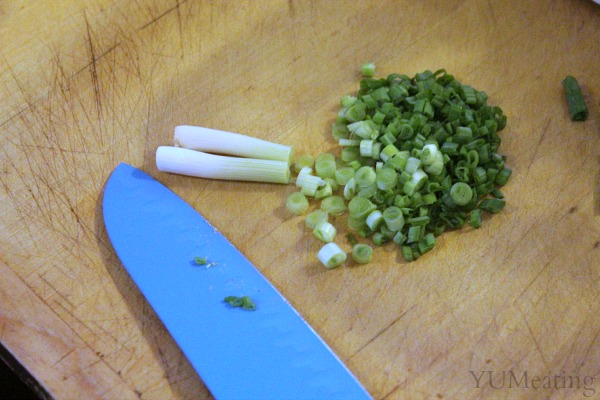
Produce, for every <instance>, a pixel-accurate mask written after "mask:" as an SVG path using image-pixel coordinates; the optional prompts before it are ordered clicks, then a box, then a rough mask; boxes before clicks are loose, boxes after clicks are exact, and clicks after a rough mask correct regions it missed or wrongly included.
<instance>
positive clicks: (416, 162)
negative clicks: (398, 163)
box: [404, 157, 421, 174]
mask: <svg viewBox="0 0 600 400" xmlns="http://www.w3.org/2000/svg"><path fill="white" fill-rule="evenodd" d="M419 168H421V160H420V159H418V158H415V157H409V158H408V160H407V162H406V167H405V168H404V170H405V171H406V172H408V173H409V174H414V173H415V172H416V171H417V170H418V169H419Z"/></svg>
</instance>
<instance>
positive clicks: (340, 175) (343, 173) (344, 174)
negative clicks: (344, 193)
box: [335, 167, 354, 185]
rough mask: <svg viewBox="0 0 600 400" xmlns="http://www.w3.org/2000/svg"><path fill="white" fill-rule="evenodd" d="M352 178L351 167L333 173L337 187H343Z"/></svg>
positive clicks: (352, 170)
mask: <svg viewBox="0 0 600 400" xmlns="http://www.w3.org/2000/svg"><path fill="white" fill-rule="evenodd" d="M352 178H354V169H353V168H351V167H342V168H338V169H337V170H336V171H335V180H336V181H337V183H338V185H345V184H347V183H348V181H349V180H350V179H352Z"/></svg>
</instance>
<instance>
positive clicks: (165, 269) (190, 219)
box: [103, 163, 371, 400]
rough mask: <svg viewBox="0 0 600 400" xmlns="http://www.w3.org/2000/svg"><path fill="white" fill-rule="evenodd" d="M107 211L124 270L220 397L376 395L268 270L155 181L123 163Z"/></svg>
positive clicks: (109, 186)
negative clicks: (246, 303)
mask: <svg viewBox="0 0 600 400" xmlns="http://www.w3.org/2000/svg"><path fill="white" fill-rule="evenodd" d="M103 213H104V223H105V225H106V230H107V232H108V236H109V238H110V241H111V243H112V245H113V247H114V249H115V252H116V253H117V255H118V257H119V259H120V260H121V262H122V264H123V266H124V267H125V269H126V270H127V271H128V273H129V275H130V276H131V278H132V279H133V281H134V282H135V283H136V285H137V286H138V288H139V290H140V291H141V292H142V294H143V295H144V297H145V298H146V300H147V301H148V302H149V304H150V305H151V306H152V307H153V309H154V310H155V312H156V314H157V315H158V317H159V318H160V319H161V320H162V322H163V324H164V325H165V326H166V328H167V330H168V331H169V333H170V334H171V335H172V337H173V338H174V340H175V341H176V342H177V344H178V345H179V346H180V348H181V349H182V351H183V353H184V354H185V356H186V357H187V359H188V360H189V361H190V363H191V365H192V366H193V367H194V369H195V370H196V371H197V373H198V374H199V375H200V377H201V378H202V380H203V381H204V383H205V384H206V386H207V387H208V389H209V390H210V392H211V393H212V394H213V396H214V397H215V398H216V399H260V400H264V399H277V400H281V399H342V398H343V399H371V397H370V395H369V393H368V392H367V391H366V390H365V389H364V387H363V386H362V385H361V384H360V382H359V381H358V380H357V379H356V378H355V377H354V376H353V374H352V373H351V371H350V370H349V369H348V368H347V367H346V366H345V365H344V364H343V363H342V361H341V360H340V359H339V358H338V357H337V356H336V354H335V353H334V352H333V351H332V349H331V348H330V347H329V346H328V345H327V344H326V343H325V342H324V341H323V340H322V339H321V338H320V337H319V335H318V334H317V333H316V332H315V331H314V330H313V329H312V328H311V327H310V326H309V325H308V324H307V322H306V321H305V320H304V319H303V318H302V316H301V315H300V314H299V313H298V312H297V311H296V310H295V309H294V308H293V306H292V305H291V304H290V303H289V302H288V301H286V300H285V298H284V297H283V296H282V295H281V294H280V293H279V292H278V291H277V289H276V288H275V287H274V286H272V285H271V284H270V283H269V282H268V281H267V279H266V278H265V277H264V276H263V275H262V274H261V273H260V271H259V270H258V269H256V268H255V267H254V266H253V265H252V264H251V263H250V262H249V261H248V260H247V259H246V258H245V257H244V255H242V254H241V253H240V252H239V251H238V250H237V249H236V248H235V247H234V246H233V245H232V244H231V243H230V242H229V241H228V240H227V239H226V238H225V237H224V236H223V235H222V234H221V233H219V231H218V230H217V229H216V228H214V227H213V226H212V225H211V224H210V223H209V222H208V221H207V220H205V219H204V217H202V215H200V214H199V213H198V212H197V211H196V210H195V209H194V208H193V207H191V206H190V205H189V204H187V203H186V202H184V201H183V200H182V199H181V198H179V197H178V196H177V195H176V194H175V193H173V192H172V191H171V190H169V189H168V188H167V187H165V186H164V185H162V184H161V183H160V182H158V181H157V180H156V179H154V178H153V177H151V176H150V175H148V174H146V173H144V172H143V171H141V170H139V169H137V168H135V167H133V166H131V165H129V164H126V163H121V164H119V165H118V166H117V167H116V168H115V170H114V171H113V173H112V174H111V176H110V178H109V179H108V181H107V183H106V186H105V189H104V197H103ZM195 257H205V258H207V260H208V261H209V262H210V264H209V265H211V266H204V267H203V266H198V265H194V259H195ZM213 264H214V265H213ZM230 295H233V296H249V297H250V298H251V299H253V300H254V302H255V304H256V310H254V311H248V310H244V309H242V308H234V307H231V306H230V305H228V304H227V303H225V302H224V298H225V297H227V296H230Z"/></svg>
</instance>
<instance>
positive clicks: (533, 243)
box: [0, 0, 600, 399]
mask: <svg viewBox="0 0 600 400" xmlns="http://www.w3.org/2000/svg"><path fill="white" fill-rule="evenodd" d="M0 43H2V46H1V47H0V99H2V101H0V137H1V149H2V151H1V152H0V182H1V185H0V201H1V204H2V208H1V209H0V228H1V229H0V230H1V234H0V341H1V342H2V343H3V344H4V346H5V347H6V348H7V349H9V350H10V351H11V353H12V354H13V355H14V356H15V357H16V358H17V359H18V360H19V361H20V362H21V363H22V364H23V365H24V366H25V367H26V368H27V369H28V370H29V371H30V372H31V373H32V375H33V376H34V377H35V378H37V379H38V380H39V381H40V383H41V385H42V386H43V387H44V388H45V389H46V390H47V391H48V392H49V393H51V395H52V396H53V397H55V398H56V399H75V398H81V397H82V396H85V397H86V398H94V399H115V398H119V399H129V398H131V399H135V398H143V399H192V398H194V399H198V398H207V399H208V398H210V393H209V392H208V390H207V389H206V388H205V387H204V385H203V383H202V381H201V379H200V378H199V377H198V376H197V375H196V373H195V372H194V370H193V369H192V368H191V366H190V365H189V364H188V362H187V361H186V359H185V357H184V356H183V355H182V354H181V352H180V350H179V349H178V347H177V346H176V345H175V343H174V342H173V340H172V339H171V338H170V336H169V335H168V334H167V333H166V331H165V329H164V327H163V326H162V324H161V323H160V321H159V320H158V319H157V317H156V316H155V314H154V313H153V311H152V310H151V309H150V307H149V306H148V305H147V303H146V302H145V300H144V299H143V297H142V296H141V294H140V293H139V292H138V291H137V289H136V288H135V285H134V284H133V282H132V281H131V280H130V278H129V277H128V276H127V274H126V272H125V271H124V270H123V268H122V266H121V264H120V263H119V260H118V259H117V258H116V255H115V254H114V252H113V250H112V248H111V246H110V243H109V242H108V238H107V236H106V232H105V229H104V225H103V221H102V210H101V205H100V199H101V197H102V191H103V186H104V183H105V181H106V179H107V178H108V176H109V174H110V172H111V171H112V169H113V168H114V167H115V166H116V165H117V164H118V163H119V162H120V161H125V162H128V163H130V164H133V165H135V166H138V167H140V168H142V169H144V170H145V171H147V172H149V173H150V174H152V175H153V176H155V177H157V178H158V179H159V180H161V181H162V182H163V183H165V184H166V185H167V186H169V187H170V188H172V189H173V190H174V191H175V192H176V193H178V194H179V195H180V196H181V197H183V198H184V199H185V200H186V201H188V202H189V203H190V204H192V205H193V206H194V207H195V208H196V209H198V210H199V211H201V212H202V214H203V215H204V216H205V217H206V218H207V219H208V220H210V221H211V222H212V223H213V224H214V225H215V226H216V227H217V228H219V229H220V230H221V231H222V232H223V233H224V234H225V235H226V236H227V237H228V238H229V239H230V240H231V241H232V242H233V243H234V244H235V245H236V246H237V247H238V248H239V249H240V250H241V251H242V252H243V253H244V254H245V255H246V256H247V257H248V258H249V259H250V260H251V261H252V262H253V263H254V264H255V265H256V266H257V267H258V268H259V269H260V270H261V271H262V272H263V273H264V274H265V275H266V276H267V277H268V278H269V279H270V280H271V281H272V282H273V284H274V285H275V286H276V287H277V288H278V289H279V290H280V291H281V292H282V293H283V294H284V295H285V296H286V298H288V299H289V301H290V302H291V303H292V304H293V305H294V306H295V307H296V308H297V309H298V310H299V311H300V312H301V314H302V315H303V316H304V317H305V318H306V319H307V320H308V321H309V322H310V323H311V325H312V326H313V327H314V328H315V330H316V331H317V332H318V333H319V334H321V335H322V337H323V338H324V339H325V340H326V341H327V342H328V343H329V344H330V345H331V346H332V348H333V349H334V350H335V351H336V352H337V353H338V354H339V356H340V357H341V358H342V359H343V360H344V361H345V362H346V363H347V365H348V366H349V368H350V369H351V370H352V371H353V372H354V373H355V374H356V375H357V377H358V378H359V379H360V380H361V381H362V382H363V383H364V385H365V387H366V388H367V389H368V391H369V392H370V393H371V394H372V395H373V397H374V398H377V399H430V398H444V399H478V398H485V399H506V398H511V399H542V398H543V399H580V398H582V397H586V398H587V397H592V398H593V397H594V396H600V320H599V318H598V314H599V312H600V286H599V283H600V211H599V210H600V195H599V193H600V129H599V127H600V125H599V118H598V114H599V112H598V111H599V108H600V107H599V105H600V100H599V99H600V90H599V88H600V70H599V69H598V65H600V51H599V50H600V6H598V5H597V4H594V3H593V2H591V1H584V0H570V1H566V0H565V1H549V2H528V1H512V0H511V1H504V2H487V1H483V0H461V1H454V2H444V1H435V0H427V1H421V2H409V1H392V0H390V1H385V0H383V1H378V2H349V1H295V0H289V1H275V0H273V1H265V2H253V1H235V2H233V1H231V2H230V1H225V0H223V1H213V2H200V1H193V0H187V1H182V0H179V1H177V0H175V1H169V2H167V1H162V0H157V1H154V2H116V1H109V0H86V1H81V2H75V1H69V0H60V1H53V2H45V3H42V4H40V3H39V2H38V3H35V2H25V1H22V0H16V1H12V2H0ZM367 60H370V61H374V62H375V63H376V65H377V71H378V75H380V76H386V75H387V74H389V73H392V72H399V73H405V74H408V75H413V74H415V73H417V72H421V71H423V70H425V69H432V70H433V69H438V68H445V69H446V70H447V71H449V72H450V73H452V74H454V75H455V76H456V77H457V78H458V79H459V80H461V81H462V82H465V83H469V84H471V85H473V86H474V87H476V88H478V89H481V90H485V91H486V92H487V93H488V95H489V102H490V103H492V104H497V105H499V106H501V107H502V108H503V110H504V111H505V113H506V114H507V115H508V118H509V119H508V126H507V128H506V129H505V130H504V131H503V132H502V138H503V143H502V146H501V148H500V150H501V152H502V154H505V155H507V157H508V164H509V165H510V166H511V167H512V168H513V171H514V172H513V176H512V178H511V180H510V182H509V184H508V185H507V186H506V188H505V190H504V192H505V195H506V196H507V199H508V204H507V207H506V208H505V210H504V211H503V212H502V213H500V214H498V215H494V216H493V217H492V218H486V220H485V221H484V224H483V226H482V228H481V229H479V230H472V229H464V230H461V231H459V232H452V233H447V234H444V235H443V236H442V238H441V239H440V240H439V244H438V246H437V247H436V249H435V251H433V252H432V253H430V254H428V255H426V256H425V257H422V258H421V259H419V260H418V261H417V262H414V263H410V264H407V263H405V262H403V261H402V260H401V257H399V255H398V252H397V251H396V250H395V249H394V248H393V246H385V247H383V248H380V249H377V251H376V254H375V257H374V262H373V263H372V264H369V265H367V266H353V265H349V266H346V267H342V268H338V269H336V270H332V271H326V270H325V269H324V268H322V267H321V266H320V265H319V264H318V261H317V260H316V258H315V254H316V251H317V250H318V248H319V243H317V242H316V240H315V239H314V238H312V236H311V234H310V233H309V232H307V231H306V230H305V229H304V228H303V225H302V219H301V218H300V217H292V216H290V215H289V214H287V213H285V211H284V209H283V201H284V198H285V196H286V195H287V194H288V193H290V192H291V191H292V190H293V188H292V187H285V186H281V185H263V184H251V183H231V182H220V181H205V180H200V179H194V178H188V177H182V176H173V175H167V174H162V173H160V172H158V171H157V170H156V167H155V164H154V151H155V149H156V147H157V146H159V145H164V144H171V142H172V133H173V128H174V126H176V125H179V124H191V125H200V126H207V127H212V128H216V129H222V130H229V131H234V132H239V133H244V134H248V135H252V136H255V137H259V138H262V139H267V140H272V141H276V142H279V143H284V144H289V145H293V146H294V147H295V150H296V153H297V154H301V153H311V154H314V155H316V154H318V153H319V152H322V151H325V150H334V151H337V149H335V143H334V142H333V141H332V140H330V136H329V126H330V124H331V122H332V121H333V119H334V118H335V115H336V112H337V109H338V107H339V106H338V104H339V103H338V102H339V99H340V98H341V96H343V95H344V94H352V93H353V92H355V91H356V90H357V87H358V79H359V75H358V69H359V66H360V64H361V63H363V62H364V61H367ZM567 74H571V75H574V76H575V77H577V79H578V80H579V82H580V83H581V86H582V89H583V92H584V95H585V97H586V100H587V103H588V106H589V108H590V117H589V119H588V121H586V122H581V123H575V122H571V121H570V120H569V117H568V111H567V108H566V103H565V101H564V97H563V93H562V87H561V84H560V82H561V80H562V79H563V78H564V77H565V76H566V75H567ZM341 222H342V221H340V224H338V225H339V226H340V227H341V226H342V225H343V224H342V223H341ZM344 233H345V232H344V229H340V235H343V234H344ZM340 237H341V236H340ZM342 245H343V246H345V244H343V243H342ZM346 249H347V246H346ZM470 371H473V373H471V372H470ZM482 371H493V372H494V373H495V375H493V378H494V379H495V380H494V381H493V382H492V383H493V384H494V385H495V386H499V385H500V383H502V381H501V379H502V375H501V372H502V371H512V373H513V374H514V375H515V376H516V377H522V376H523V374H524V373H525V372H527V374H528V376H529V378H530V379H531V378H532V377H533V376H539V377H544V376H554V375H556V374H559V375H560V374H562V376H570V377H578V378H580V379H581V382H580V386H579V387H576V386H575V387H572V388H568V387H558V386H560V385H553V386H552V387H550V388H542V387H540V388H539V389H534V388H533V387H532V385H531V382H530V384H529V387H528V388H523V384H522V383H521V387H520V388H515V387H514V385H513V387H512V388H510V387H509V385H508V384H509V382H508V381H507V382H506V385H505V386H504V387H502V388H498V389H494V387H493V386H491V385H490V384H489V382H488V381H487V380H486V378H481V379H480V380H479V381H477V380H476V379H475V377H477V376H482V377H483V375H481V374H482ZM474 374H475V375H474ZM586 377H587V378H589V379H588V380H587V383H586V384H585V385H584V383H583V380H584V378H586ZM590 379H591V380H592V381H593V382H589V381H590ZM478 383H479V385H478ZM514 383H515V382H513V384H514ZM559 383H560V382H559ZM584 386H586V387H584Z"/></svg>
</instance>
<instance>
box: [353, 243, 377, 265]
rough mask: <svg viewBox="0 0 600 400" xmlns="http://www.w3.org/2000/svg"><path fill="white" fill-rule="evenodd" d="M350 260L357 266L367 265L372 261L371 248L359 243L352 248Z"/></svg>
mask: <svg viewBox="0 0 600 400" xmlns="http://www.w3.org/2000/svg"><path fill="white" fill-rule="evenodd" d="M352 259H353V260H354V261H356V262H357V263H359V264H368V263H370V262H371V261H372V260H373V248H372V247H371V246H369V245H368V244H364V243H359V244H356V245H354V247H352Z"/></svg>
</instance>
